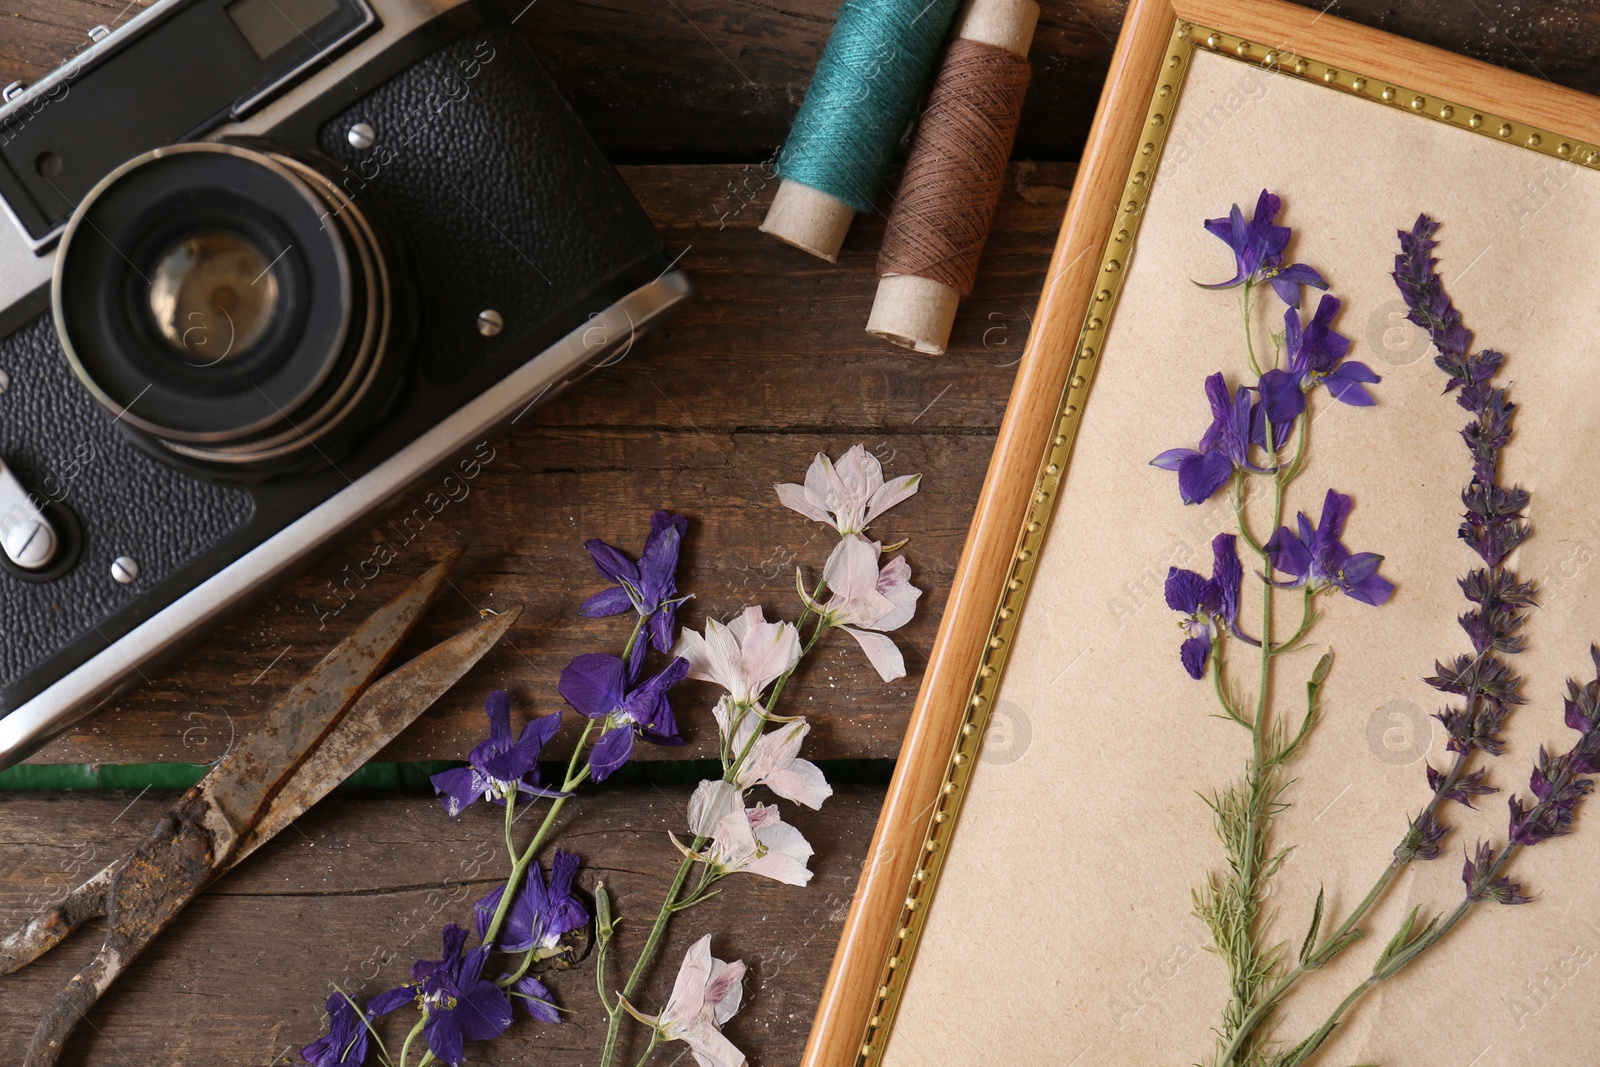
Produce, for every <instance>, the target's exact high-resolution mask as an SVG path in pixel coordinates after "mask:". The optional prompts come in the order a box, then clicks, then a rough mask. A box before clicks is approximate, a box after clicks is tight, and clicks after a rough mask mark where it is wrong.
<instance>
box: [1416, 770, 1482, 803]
mask: <svg viewBox="0 0 1600 1067" xmlns="http://www.w3.org/2000/svg"><path fill="white" fill-rule="evenodd" d="M1427 766H1428V787H1429V788H1430V789H1432V790H1433V791H1434V793H1435V794H1437V795H1438V796H1440V797H1442V798H1444V799H1445V800H1454V801H1455V802H1456V803H1458V804H1464V805H1465V806H1467V807H1469V808H1470V807H1472V798H1473V797H1481V796H1488V795H1489V794H1490V793H1498V792H1499V790H1498V789H1496V788H1495V787H1494V786H1492V785H1484V784H1483V775H1484V770H1485V768H1483V767H1479V768H1478V769H1477V770H1475V771H1473V772H1472V773H1471V774H1464V775H1462V776H1461V777H1460V778H1458V779H1457V780H1456V783H1455V784H1454V785H1453V786H1451V787H1450V788H1449V789H1444V785H1445V778H1446V777H1447V776H1446V775H1445V774H1444V773H1443V772H1442V771H1436V770H1434V769H1433V764H1431V763H1430V764H1428V765H1427ZM1441 790H1442V791H1441Z"/></svg>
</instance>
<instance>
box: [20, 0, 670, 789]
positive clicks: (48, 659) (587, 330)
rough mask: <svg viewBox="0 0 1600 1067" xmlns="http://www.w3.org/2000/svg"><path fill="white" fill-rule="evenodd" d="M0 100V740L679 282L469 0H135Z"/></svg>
mask: <svg viewBox="0 0 1600 1067" xmlns="http://www.w3.org/2000/svg"><path fill="white" fill-rule="evenodd" d="M5 97H6V100H5V103H4V106H3V107H0V207H3V208H4V212H3V215H4V216H5V217H0V549H3V551H0V715H3V718H0V766H5V765H9V764H10V763H13V762H15V761H17V760H19V759H21V758H23V757H24V756H26V755H27V754H28V753H30V752H32V751H34V750H36V749H37V748H38V747H39V746H41V745H42V744H44V743H45V742H46V741H47V740H49V739H50V738H51V737H53V736H55V735H56V734H58V733H60V732H61V731H62V730H64V729H66V728H67V727H68V726H70V725H71V724H72V723H74V722H76V721H77V720H78V719H80V718H82V717H83V716H84V715H87V714H88V713H90V712H91V711H93V710H94V709H95V708H96V707H98V706H100V705H102V704H104V703H105V702H106V701H108V700H110V699H111V698H112V697H114V696H115V695H116V694H117V693H119V692H121V691H122V690H124V689H125V688H127V687H128V686H129V685H130V684H131V682H132V681H134V680H136V679H137V678H138V677H139V676H140V672H141V670H142V669H145V668H147V667H148V666H149V665H150V664H152V663H154V662H156V661H158V660H160V659H161V658H162V657H164V656H166V655H168V654H169V653H171V652H173V651H174V650H176V649H177V648H179V647H181V646H182V645H183V644H184V643H186V642H188V641H191V640H193V639H195V638H197V637H199V636H200V635H202V634H203V633H204V632H205V631H206V630H207V629H208V628H209V627H211V626H213V625H215V623H216V622H217V620H218V619H219V618H221V617H222V616H223V615H224V614H225V613H226V612H228V611H230V610H232V609H234V608H236V607H237V606H239V605H240V604H241V603H242V602H244V601H246V600H248V599H249V598H250V597H251V596H252V594H255V593H258V592H260V591H263V590H265V589H267V588H270V587H271V586H272V585H273V584H274V583H275V582H276V581H279V580H281V579H282V578H283V577H284V576H285V575H286V574H287V573H289V572H291V571H293V570H294V569H296V568H297V567H299V566H300V565H302V564H303V563H304V562H306V561H307V560H308V559H309V558H310V557H311V556H312V555H313V554H314V553H316V552H317V551H318V549H319V548H321V547H322V546H324V545H326V544H327V543H328V542H329V541H330V540H331V539H333V538H336V537H338V536H339V535H340V534H341V533H343V532H345V531H348V530H349V529H350V528H352V527H353V526H355V525H356V524H357V523H359V522H360V521H362V519H364V518H365V517H367V516H368V515H370V514H371V513H372V512H373V511H374V510H376V509H379V508H382V507H384V506H387V505H390V504H393V503H395V502H397V501H398V500H399V499H400V498H402V497H403V496H404V495H405V494H406V493H408V492H409V491H411V490H413V489H414V488H416V487H417V486H418V485H419V483H420V482H421V481H422V480H423V479H425V478H427V477H428V476H429V475H430V474H432V473H433V472H434V471H436V470H437V469H439V468H440V467H441V466H443V465H446V464H450V465H457V464H462V465H472V464H478V463H481V461H482V458H483V454H484V451H483V450H484V448H485V447H486V442H488V441H489V439H490V438H492V437H493V435H495V434H496V433H498V432H501V431H503V430H504V429H505V428H506V427H507V426H508V425H509V424H510V423H512V422H513V421H515V420H516V419H518V418H520V417H521V416H522V415H523V414H525V413H526V412H527V411H528V410H529V409H531V408H532V407H533V406H535V405H536V404H537V403H539V402H541V401H543V400H545V399H548V398H549V397H551V396H553V395H554V394H555V393H557V392H558V391H559V390H561V389H562V388H564V387H565V386H566V385H568V384H570V383H571V382H573V381H576V380H577V379H579V378H581V377H582V376H583V375H584V374H586V373H588V372H589V371H590V370H592V369H593V368H594V367H595V366H598V365H602V364H604V363H606V362H608V361H614V360H615V359H616V358H618V355H619V353H625V352H626V351H627V349H628V348H629V347H631V346H632V344H633V343H634V340H635V339H636V337H637V336H638V335H639V334H640V333H641V332H642V331H643V330H644V329H645V328H646V327H648V326H649V325H650V324H651V323H652V322H653V321H655V320H657V319H659V318H660V317H661V316H662V315H664V314H665V313H667V312H668V311H669V310H670V309H671V308H673V307H674V306H675V305H677V304H678V303H680V302H681V301H683V300H684V299H686V298H687V297H688V295H689V292H690V290H689V285H688V282H687V280H686V279H685V278H684V276H683V275H682V274H681V273H680V272H678V271H677V270H675V269H673V267H672V264H671V262H669V260H668V257H667V256H666V255H665V253H664V250H663V247H662V244H661V241H660V238H659V237H658V236H657V234H656V233H655V231H654V229H653V228H652V227H651V225H650V223H649V221H648V220H647V219H646V217H645V216H644V213H643V212H642V211H641V210H640V208H639V206H638V205H637V203H635V201H634V200H633V198H632V196H631V195H630V194H629V192H628V190H627V189H626V187H625V186H624V185H623V183H622V181H621V179H620V178H619V176H618V175H617V173H616V171H615V169H614V168H613V167H612V166H611V165H610V164H609V162H608V161H607V160H606V159H605V157H604V156H603V155H602V154H601V153H600V151H599V150H598V149H597V148H596V146H595V145H594V144H593V142H592V141H591V140H590V139H589V138H588V136H587V135H586V133H585V132H584V130H583V128H582V126H581V125H580V123H579V122H578V120H577V118H576V117H575V116H574V115H573V113H572V111H571V109H570V108H569V107H568V106H567V104H566V103H565V101H563V100H562V99H561V97H560V95H559V93H558V92H557V90H556V88H555V86H554V85H553V83H552V82H551V81H550V79H549V77H548V76H547V75H546V74H545V73H544V71H543V69H542V68H541V67H540V65H539V63H538V61H537V59H536V58H535V57H534V55H533V53H532V51H531V49H530V48H529V46H528V44H527V43H526V41H525V40H524V39H523V38H522V37H521V36H520V35H519V34H518V33H517V31H516V30H515V28H514V27H512V26H511V25H510V24H509V22H507V21H506V19H505V18H504V15H503V14H502V13H501V12H500V11H499V10H498V8H495V7H493V6H491V5H490V4H486V3H480V2H477V0H158V2H157V3H155V4H153V5H151V6H150V7H149V8H147V9H146V10H145V11H143V12H142V13H140V14H139V15H138V16H137V17H136V18H134V19H132V20H131V21H130V22H129V23H127V24H126V25H125V26H123V27H122V28H120V29H118V30H117V31H116V32H110V33H108V32H106V31H105V30H104V29H103V28H100V27H97V28H96V30H95V31H92V32H91V34H90V39H89V41H88V42H86V45H85V48H84V49H83V50H82V51H81V52H80V53H79V54H78V55H77V56H76V57H74V58H73V59H72V60H71V61H69V62H68V63H67V64H65V65H64V66H63V67H61V68H60V69H59V70H57V71H56V72H55V73H53V74H52V75H50V76H49V77H48V78H46V79H44V80H42V81H40V82H38V83H37V84H35V85H33V86H29V87H26V88H22V87H19V86H13V87H10V88H8V89H7V90H6V93H5ZM463 469H467V468H466V467H465V466H464V467H463Z"/></svg>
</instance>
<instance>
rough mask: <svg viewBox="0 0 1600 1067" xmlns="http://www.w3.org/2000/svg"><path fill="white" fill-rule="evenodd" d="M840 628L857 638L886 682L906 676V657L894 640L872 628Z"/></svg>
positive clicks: (857, 641)
mask: <svg viewBox="0 0 1600 1067" xmlns="http://www.w3.org/2000/svg"><path fill="white" fill-rule="evenodd" d="M840 629H842V630H844V632H845V633H847V634H849V635H850V636H851V637H853V638H855V639H856V643H857V644H859V645H860V646H861V651H863V652H865V653H866V654H867V659H868V660H870V661H871V662H872V666H873V667H874V668H876V669H877V672H878V677H879V678H882V679H883V680H884V681H886V682H892V681H894V680H895V679H896V678H904V677H905V676H906V661H905V657H904V656H902V655H901V654H900V650H899V649H898V648H896V647H895V644H894V642H893V641H891V640H890V639H889V638H887V637H885V636H884V635H883V634H880V633H873V632H872V631H871V630H862V629H858V628H856V627H854V626H843V627H840Z"/></svg>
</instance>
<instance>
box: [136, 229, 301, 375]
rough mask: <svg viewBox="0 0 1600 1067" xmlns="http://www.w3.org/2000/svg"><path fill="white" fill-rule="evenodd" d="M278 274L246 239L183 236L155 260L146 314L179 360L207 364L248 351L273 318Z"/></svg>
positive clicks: (220, 235) (229, 235)
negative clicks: (148, 313) (148, 307)
mask: <svg viewBox="0 0 1600 1067" xmlns="http://www.w3.org/2000/svg"><path fill="white" fill-rule="evenodd" d="M279 306H280V301H279V297H278V276H277V275H276V274H274V273H273V265H272V264H271V263H269V262H267V257H266V254H265V253H264V252H263V251H262V250H261V249H260V248H257V247H256V246H255V245H254V244H253V243H251V242H250V241H249V240H248V239H247V238H244V237H240V236H239V235H237V234H232V233H224V232H219V231H212V232H209V233H201V234H196V235H195V236H193V237H185V238H183V239H182V240H181V241H179V242H178V243H177V244H175V245H173V246H172V247H171V248H169V249H168V250H167V251H166V253H165V254H164V255H162V256H161V258H160V259H159V260H157V261H156V266H155V270H154V271H152V272H151V275H150V315H151V318H152V319H153V320H154V323H155V326H156V328H157V330H159V331H160V333H161V336H162V337H164V338H166V340H167V343H168V344H169V345H171V346H172V349H173V351H174V352H175V353H176V354H177V356H178V358H180V359H182V360H183V361H184V362H185V363H187V364H189V365H190V366H199V367H211V366H215V365H216V364H218V363H221V362H222V361H223V360H225V359H234V358H238V357H240V356H243V355H245V354H246V353H248V352H249V351H250V350H251V349H252V348H254V347H255V344H256V342H258V341H260V340H261V338H262V335H264V334H265V333H266V332H267V327H268V326H270V325H271V324H272V322H273V320H274V318H275V317H276V316H277V314H278V311H279Z"/></svg>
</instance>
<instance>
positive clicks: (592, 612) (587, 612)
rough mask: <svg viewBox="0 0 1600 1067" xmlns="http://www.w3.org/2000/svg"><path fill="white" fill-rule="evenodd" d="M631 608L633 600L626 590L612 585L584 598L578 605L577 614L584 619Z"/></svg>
mask: <svg viewBox="0 0 1600 1067" xmlns="http://www.w3.org/2000/svg"><path fill="white" fill-rule="evenodd" d="M632 609H633V600H632V599H631V598H630V597H629V596H628V591H627V590H626V589H624V588H622V587H621V586H619V585H613V586H612V587H611V588H609V589H602V590H600V592H598V593H596V594H595V595H594V596H592V597H590V598H589V599H588V600H585V601H584V602H583V603H582V604H581V605H580V606H579V607H578V614H579V615H582V616H583V617H584V618H586V619H602V618H605V617H607V616H609V615H621V614H622V613H623V612H624V611H631V610H632Z"/></svg>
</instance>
